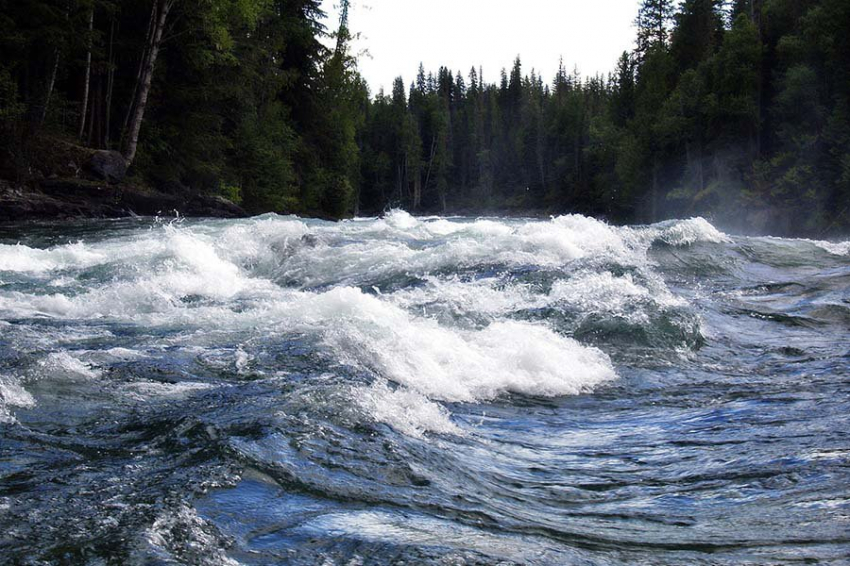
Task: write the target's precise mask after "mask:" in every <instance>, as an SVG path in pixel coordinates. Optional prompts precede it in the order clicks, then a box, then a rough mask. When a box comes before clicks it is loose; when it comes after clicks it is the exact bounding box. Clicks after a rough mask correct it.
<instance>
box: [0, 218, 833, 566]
mask: <svg viewBox="0 0 850 566" xmlns="http://www.w3.org/2000/svg"><path fill="white" fill-rule="evenodd" d="M848 289H850V242H821V241H812V240H791V239H780V238H766V237H765V238H758V237H737V236H733V235H729V234H724V233H722V232H720V231H718V230H717V229H716V228H715V227H713V226H712V225H711V224H710V223H709V222H707V221H706V220H704V219H701V218H695V219H690V220H678V221H669V222H664V223H660V224H655V225H652V226H636V227H612V226H609V225H607V224H605V223H602V222H600V221H597V220H593V219H590V218H587V217H583V216H578V215H570V216H563V217H558V218H552V219H551V220H542V221H541V220H523V219H500V218H487V219H473V218H439V217H429V218H414V217H412V216H410V215H408V214H406V213H404V212H400V211H394V212H392V213H390V214H389V215H387V216H386V217H385V218H382V219H357V220H353V221H348V222H342V223H327V222H322V221H317V220H303V219H299V218H295V217H281V216H275V215H266V216H261V217H257V218H254V219H249V220H203V221H170V222H169V221H161V220H154V219H133V220H121V221H108V222H107V221H104V222H99V221H90V222H75V223H74V224H63V223H56V224H46V225H42V226H38V227H35V228H34V227H23V226H20V227H15V226H5V227H0V446H2V451H0V556H2V557H4V559H5V560H8V561H9V562H10V563H32V564H41V563H74V564H103V563H116V564H118V563H121V564H125V563H126V564H151V563H158V564H159V563H162V564H178V563H180V564H183V563H188V564H227V565H230V564H269V563H286V564H323V563H326V564H398V563H402V562H404V563H407V564H514V563H516V564H567V563H569V564H635V563H646V564H747V563H751V564H763V563H792V562H793V563H798V562H801V561H805V560H812V561H820V562H821V563H835V564H839V563H842V562H843V561H844V560H846V548H847V546H848V544H850V495H848V490H847V486H848V485H850V438H848V435H850V431H848V427H847V415H848V414H850V400H848V393H850V370H849V369H848V368H849V367H850V348H848V344H850V290H848ZM104 561H106V562H104Z"/></svg>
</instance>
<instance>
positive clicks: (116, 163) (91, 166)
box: [87, 150, 127, 183]
mask: <svg viewBox="0 0 850 566" xmlns="http://www.w3.org/2000/svg"><path fill="white" fill-rule="evenodd" d="M87 168H88V170H89V171H91V172H92V174H94V175H95V176H97V177H98V178H100V179H103V180H105V181H109V182H112V183H118V182H120V181H122V180H124V177H125V176H126V175H127V162H126V161H125V160H124V156H123V155H121V154H120V153H119V152H117V151H107V150H100V151H95V152H94V153H93V154H92V156H91V157H90V158H89V161H88V164H87Z"/></svg>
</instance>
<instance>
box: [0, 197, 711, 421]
mask: <svg viewBox="0 0 850 566" xmlns="http://www.w3.org/2000/svg"><path fill="white" fill-rule="evenodd" d="M724 238H725V236H724V235H723V234H721V233H720V232H718V231H717V230H716V229H714V228H713V227H712V226H711V225H710V224H708V223H707V222H706V221H704V220H702V219H693V220H689V221H684V222H676V223H670V224H668V225H659V226H654V227H647V228H644V229H632V228H615V227H612V226H609V225H607V224H605V223H603V222H600V221H597V220H593V219H590V218H586V217H583V216H577V215H572V216H563V217H558V218H553V219H552V220H551V221H548V222H546V221H544V222H515V223H505V222H499V221H495V220H486V219H482V220H473V221H470V220H466V219H454V220H452V219H443V218H426V219H417V218H414V217H413V216H411V215H409V214H408V213H405V212H402V211H393V212H392V213H390V214H388V215H387V216H386V217H385V218H381V219H359V220H356V221H350V222H342V223H339V224H320V225H316V224H313V225H310V224H309V223H308V222H305V221H303V220H301V219H298V218H295V217H279V216H274V215H267V216H264V217H259V218H255V219H251V220H247V221H244V222H239V223H232V222H209V223H205V224H202V225H198V224H189V223H184V222H181V221H179V220H178V221H161V222H159V223H157V224H155V225H153V226H150V227H148V228H147V229H146V230H141V231H136V232H134V233H132V234H130V235H120V236H117V237H112V238H105V239H101V240H100V241H95V242H82V241H78V242H70V243H67V244H62V245H55V246H50V247H47V248H34V247H30V246H26V245H20V244H18V245H0V273H2V274H3V277H4V278H11V282H10V283H12V284H9V283H6V284H5V285H4V287H3V288H4V290H3V292H2V293H0V317H2V318H3V319H4V320H6V319H25V318H30V317H49V318H52V319H56V320H66V321H80V320H98V321H108V322H109V323H112V324H128V325H137V326H142V327H171V326H174V325H179V326H180V327H181V328H182V329H183V331H184V333H183V334H182V335H180V336H178V337H174V338H171V340H170V341H171V342H172V344H171V347H173V346H174V345H175V343H176V344H177V345H179V347H182V348H193V347H198V345H199V344H201V343H203V342H205V341H206V340H207V339H208V338H207V337H208V336H209V335H213V334H216V333H236V332H239V333H249V334H250V335H251V336H264V337H266V338H268V337H270V336H273V335H280V336H285V335H291V334H294V333H307V334H310V335H313V336H315V337H316V338H317V339H318V340H320V341H321V342H322V343H323V344H324V345H325V346H327V348H329V349H330V351H331V352H332V356H333V358H334V359H335V360H336V361H337V362H339V363H342V364H346V365H349V366H352V367H356V368H360V369H362V370H364V371H368V372H371V373H372V374H373V375H374V377H375V380H376V381H375V383H374V384H373V385H371V386H370V387H368V388H361V389H360V390H358V391H355V392H352V396H353V397H354V399H353V401H355V402H357V403H358V404H360V405H361V406H363V407H364V408H366V409H367V410H369V411H370V412H371V414H372V416H373V417H374V418H375V419H377V420H379V421H383V422H386V423H388V424H391V425H393V426H396V427H398V428H399V429H400V430H403V431H406V432H409V433H411V434H420V433H422V432H424V431H437V432H455V433H458V432H460V431H459V429H458V428H457V427H456V426H455V425H454V424H453V423H452V422H451V420H450V415H449V413H448V412H447V411H446V410H445V409H444V408H443V406H442V405H439V404H438V403H439V402H441V401H449V402H457V401H463V402H476V401H484V400H492V399H495V398H497V397H499V396H500V395H504V394H507V393H519V394H526V395H540V396H550V397H553V396H559V395H576V394H580V393H585V392H589V391H592V390H593V388H594V387H596V386H598V385H600V384H602V383H605V382H607V381H610V380H613V379H615V378H616V372H615V370H614V368H613V366H612V363H611V360H610V359H609V357H608V356H607V355H606V354H604V353H603V352H602V351H600V350H599V349H597V348H595V347H592V346H588V345H583V344H581V343H579V342H578V341H576V340H575V339H573V338H571V337H570V336H568V335H565V333H564V332H559V331H558V329H557V328H553V327H552V325H551V324H548V323H546V322H545V321H525V320H516V319H515V318H513V317H511V316H510V315H511V313H513V312H517V311H522V310H529V309H543V308H557V307H558V305H569V307H570V308H573V309H577V310H578V311H579V315H580V316H585V317H586V316H590V315H593V314H595V313H605V314H606V315H608V316H622V317H625V318H628V319H630V320H633V321H634V323H635V324H648V323H649V322H650V321H649V318H650V316H651V315H650V314H649V312H650V311H652V310H658V309H662V310H663V309H665V308H674V307H678V308H682V307H683V306H684V302H683V301H682V300H681V299H679V298H677V297H675V296H673V295H672V294H671V293H670V291H669V290H668V289H667V288H666V287H665V285H664V283H663V282H662V281H661V280H660V278H658V277H657V276H656V275H655V274H654V273H653V271H652V267H651V264H650V262H649V261H648V260H647V257H646V253H647V249H648V248H649V246H651V245H652V243H653V242H655V241H657V240H660V241H663V242H667V243H670V244H673V245H683V244H689V243H693V242H696V241H708V242H722V241H724ZM607 263H612V264H616V265H621V266H628V267H629V268H630V269H631V270H634V274H632V273H627V274H623V275H614V274H612V273H610V272H608V271H600V270H599V266H604V265H605V264H607ZM482 266H490V267H494V266H522V267H523V268H525V269H536V268H541V269H546V268H556V269H563V268H565V267H568V266H575V268H574V269H573V272H574V273H573V276H572V277H571V278H570V279H557V280H554V281H552V282H551V284H547V285H533V284H529V283H524V282H518V283H514V282H512V281H505V280H503V279H500V278H498V277H495V276H488V275H484V276H480V275H476V276H469V275H467V274H464V270H475V269H478V268H481V267H482ZM93 273H97V274H98V279H97V283H96V284H95V285H91V284H89V283H88V282H87V281H88V279H89V278H90V275H89V274H93ZM20 277H26V278H27V279H28V280H29V281H31V282H37V283H38V288H37V290H36V289H33V290H27V291H16V290H7V289H9V288H10V287H11V288H12V289H14V288H15V285H14V281H15V280H16V279H17V278H20ZM411 278H421V284H418V285H416V286H412V287H411V286H406V285H403V283H404V282H405V281H407V280H409V279H411ZM376 283H381V285H382V287H383V288H379V287H378V286H376ZM695 324H699V323H698V321H697V322H695ZM79 338H80V337H79V336H73V335H72V336H56V337H55V338H54V340H55V343H54V344H52V345H48V348H46V350H48V351H46V352H45V354H44V355H43V359H42V360H40V361H39V364H38V365H37V369H36V370H34V371H33V372H31V373H30V375H28V376H26V377H25V378H24V379H20V378H17V379H16V378H9V377H6V378H4V380H3V381H2V382H0V384H2V389H0V395H2V397H0V399H2V401H0V403H2V405H0V407H2V411H3V414H4V415H5V417H4V418H7V419H8V418H10V417H11V414H10V412H9V411H10V409H9V408H10V407H14V406H31V405H32V404H33V403H35V402H36V401H35V400H34V399H33V398H32V396H30V395H29V394H28V393H27V392H26V381H29V380H38V379H42V378H49V379H56V378H79V379H97V378H99V377H100V375H101V371H102V369H101V368H102V367H103V365H105V364H108V362H109V361H110V359H111V358H110V357H109V356H106V357H105V359H100V360H98V359H95V358H94V357H93V355H92V354H90V353H88V352H80V351H78V350H73V351H69V350H65V349H63V348H61V345H62V344H63V343H67V342H73V341H74V340H75V339H79ZM246 339H247V338H246ZM50 346H52V348H51V347H50ZM51 349H54V350H55V351H49V350H51ZM133 355H134V356H142V357H143V356H145V355H148V353H145V352H139V353H133ZM233 356H234V358H233V363H234V364H235V365H236V366H237V367H239V366H242V367H244V366H246V365H248V364H249V363H250V360H249V354H247V353H245V351H243V350H237V351H236V352H234V353H233ZM101 358H103V356H101Z"/></svg>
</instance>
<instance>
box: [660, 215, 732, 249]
mask: <svg viewBox="0 0 850 566" xmlns="http://www.w3.org/2000/svg"><path fill="white" fill-rule="evenodd" d="M650 234H651V235H652V237H653V239H656V240H659V241H661V242H664V243H665V244H670V245H671V246H689V245H692V244H695V243H697V242H708V243H713V244H722V243H728V242H730V240H729V236H727V235H726V234H724V233H723V232H721V231H720V230H718V229H717V228H715V227H714V226H712V225H711V223H710V222H709V221H708V220H706V219H705V218H702V217H696V218H689V219H687V220H668V221H666V222H659V223H658V224H654V225H653V226H652V227H651V230H650Z"/></svg>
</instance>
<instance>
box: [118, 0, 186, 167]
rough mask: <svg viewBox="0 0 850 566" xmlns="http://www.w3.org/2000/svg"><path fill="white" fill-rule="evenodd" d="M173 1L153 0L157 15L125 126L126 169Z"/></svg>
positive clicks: (130, 162)
mask: <svg viewBox="0 0 850 566" xmlns="http://www.w3.org/2000/svg"><path fill="white" fill-rule="evenodd" d="M174 1H175V0H154V4H153V8H152V10H153V13H154V14H157V16H156V23H155V25H154V28H153V33H152V34H151V36H150V41H149V44H148V46H147V51H148V56H147V60H146V61H145V64H144V68H143V69H142V74H141V77H140V78H139V85H138V92H137V93H136V102H135V106H134V108H133V113H132V116H131V118H130V123H129V124H128V126H127V147H126V148H125V150H124V160H125V161H126V162H127V166H128V167H129V166H130V165H131V164H132V163H133V160H134V159H135V158H136V149H137V148H138V145H139V132H140V131H141V129H142V120H143V119H144V117H145V107H146V106H147V104H148V95H149V94H150V90H151V81H152V80H153V71H154V67H155V66H156V58H157V56H158V55H159V47H160V45H161V44H162V33H163V31H164V30H165V23H166V21H167V20H168V13H169V12H170V11H171V7H172V6H173V5H174Z"/></svg>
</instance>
